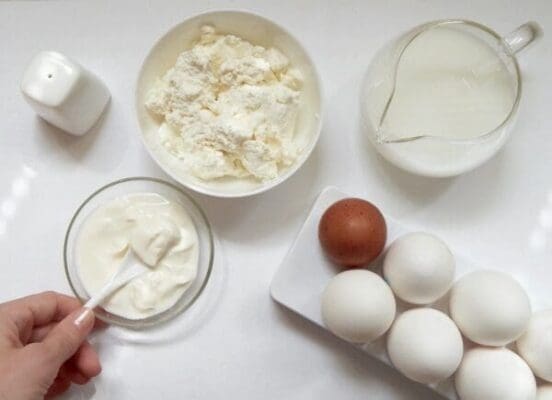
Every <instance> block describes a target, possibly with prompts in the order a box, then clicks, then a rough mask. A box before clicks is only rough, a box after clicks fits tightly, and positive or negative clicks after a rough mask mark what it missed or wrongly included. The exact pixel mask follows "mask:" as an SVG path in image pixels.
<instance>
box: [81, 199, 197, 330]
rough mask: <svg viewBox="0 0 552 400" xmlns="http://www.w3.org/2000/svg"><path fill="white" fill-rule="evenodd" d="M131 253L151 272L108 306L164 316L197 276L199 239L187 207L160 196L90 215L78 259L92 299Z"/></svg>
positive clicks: (120, 202)
mask: <svg viewBox="0 0 552 400" xmlns="http://www.w3.org/2000/svg"><path fill="white" fill-rule="evenodd" d="M129 250H132V251H134V252H135V254H136V255H137V256H138V258H139V259H141V260H142V262H143V263H144V264H145V265H147V266H148V267H149V268H150V271H148V272H146V273H144V274H143V275H140V276H138V277H136V278H134V279H133V280H132V281H130V282H129V283H128V284H126V285H125V286H123V287H122V288H121V289H119V290H118V291H116V292H115V293H114V294H113V295H112V296H110V297H109V298H108V299H107V300H106V301H105V302H104V303H103V304H102V307H103V308H104V309H105V310H106V311H108V312H110V313H113V314H116V315H119V316H121V317H125V318H129V319H143V318H146V317H150V316H152V315H155V314H159V313H161V312H163V311H165V310H167V309H168V308H170V307H171V306H173V305H174V304H175V303H176V302H177V301H178V299H180V298H181V297H182V295H183V294H184V292H185V291H186V290H187V289H188V288H189V287H190V285H191V284H192V282H193V281H194V279H195V278H196V275H197V266H198V256H199V249H198V236H197V231H196V229H195V226H194V223H193V221H192V219H191V218H190V216H189V215H188V213H187V211H186V210H185V209H184V207H183V206H182V205H181V204H179V203H177V202H174V201H171V200H169V199H167V198H165V197H163V196H161V195H159V194H156V193H133V194H129V195H126V196H123V197H119V198H116V199H114V200H112V201H110V202H109V203H107V204H105V205H103V206H101V207H99V208H98V209H96V210H95V211H94V212H93V213H91V214H90V215H89V217H88V218H87V219H86V221H85V222H84V223H83V226H82V228H81V230H80V232H79V235H78V238H77V243H76V259H77V263H78V271H79V277H80V280H81V282H82V284H83V286H84V288H85V289H86V291H87V292H88V294H89V295H91V296H92V295H94V294H95V293H97V292H98V291H99V290H100V289H101V288H102V287H103V286H104V285H105V284H106V283H107V282H108V280H109V279H110V278H111V277H112V276H113V274H114V273H115V272H116V271H117V269H118V268H119V266H120V265H121V263H122V262H123V260H124V259H125V256H126V254H127V252H128V251H129Z"/></svg>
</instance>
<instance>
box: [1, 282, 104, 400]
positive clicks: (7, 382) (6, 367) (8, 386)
mask: <svg viewBox="0 0 552 400" xmlns="http://www.w3.org/2000/svg"><path fill="white" fill-rule="evenodd" d="M94 319H95V318H94V312H93V311H92V310H89V309H85V308H82V306H81V304H80V303H79V301H78V300H77V299H75V298H72V297H69V296H65V295H62V294H59V293H55V292H44V293H40V294H36V295H32V296H28V297H23V298H20V299H17V300H13V301H10V302H7V303H3V304H0V400H39V399H43V398H44V397H46V398H49V397H52V396H56V395H58V394H61V393H63V392H65V391H66V390H67V389H68V388H69V386H71V383H76V384H79V385H82V384H85V383H87V382H88V381H89V380H90V379H91V378H93V377H95V376H96V375H98V374H99V373H100V371H101V366H100V361H99V359H98V355H97V353H96V352H95V350H94V349H93V348H92V346H91V345H90V344H89V343H88V342H87V341H86V336H87V335H88V333H89V332H90V331H91V330H92V329H93V327H94Z"/></svg>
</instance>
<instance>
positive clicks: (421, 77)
mask: <svg viewBox="0 0 552 400" xmlns="http://www.w3.org/2000/svg"><path fill="white" fill-rule="evenodd" d="M389 54H393V52H390V53H389ZM384 60H387V61H384ZM391 60H392V57H389V59H387V58H382V59H381V60H380V61H381V62H380V64H377V65H376V67H375V68H374V69H373V76H372V79H371V80H370V83H369V85H368V87H367V99H368V103H367V110H366V112H367V115H368V118H369V119H370V121H371V125H372V126H373V127H374V128H375V131H376V132H375V136H376V139H375V142H376V146H377V148H378V150H379V151H380V152H381V153H382V155H384V156H385V157H386V158H387V159H388V160H390V161H391V162H393V163H394V164H396V165H398V166H400V167H401V168H404V169H406V170H409V171H413V172H415V173H418V174H422V175H429V176H451V175H456V174H459V173H462V172H465V171H467V170H469V169H471V168H473V167H475V166H477V165H479V164H480V163H482V162H483V161H485V160H486V159H488V158H489V157H491V156H492V155H493V154H494V153H495V152H496V151H497V150H498V149H499V148H500V147H501V146H502V144H503V143H504V141H505V139H506V128H504V129H501V130H499V131H498V133H497V134H496V135H495V136H493V137H492V138H490V139H489V140H486V141H484V142H482V143H477V144H472V145H470V144H458V143H450V142H447V141H443V140H427V139H422V140H415V141H408V142H402V143H391V144H389V143H387V144H384V143H385V142H386V141H393V140H401V139H405V138H413V137H419V136H426V135H429V136H432V137H438V138H452V139H473V138H477V137H479V136H481V135H483V134H485V133H488V132H491V131H493V130H495V129H497V128H499V126H500V125H501V124H502V122H504V120H505V119H506V118H507V117H508V115H509V113H510V112H511V111H512V108H513V105H514V103H515V99H516V93H517V84H516V79H515V78H513V77H512V73H511V72H510V71H509V70H508V67H507V65H506V64H505V62H504V61H503V60H502V59H501V58H500V56H499V55H498V54H497V53H496V52H495V50H494V49H493V48H492V47H491V46H490V45H489V44H488V43H487V42H485V41H483V40H482V39H480V38H479V37H478V36H476V35H474V34H472V33H469V32H466V31H463V30H460V29H458V28H455V27H450V26H441V27H434V28H431V29H429V30H427V31H425V32H423V33H421V34H420V35H419V36H417V37H416V38H415V39H414V40H413V41H412V42H411V44H410V45H409V46H408V47H407V48H406V50H405V51H404V53H403V56H402V57H401V59H400V63H399V66H398V69H397V75H396V77H397V78H396V81H395V82H396V85H395V93H394V96H393V98H392V100H391V102H390V103H389V106H388V109H387V113H386V114H385V118H384V120H383V123H382V124H381V126H380V118H381V116H382V113H383V110H384V109H385V107H384V104H385V103H386V100H387V99H388V98H389V94H390V93H391V90H390V89H389V91H387V90H383V89H382V88H383V87H388V88H390V87H392V84H391V80H392V78H391V77H392V76H393V74H390V73H389V71H394V68H395V65H394V62H393V61H391ZM382 82H385V84H382Z"/></svg>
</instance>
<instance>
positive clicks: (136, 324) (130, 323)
mask: <svg viewBox="0 0 552 400" xmlns="http://www.w3.org/2000/svg"><path fill="white" fill-rule="evenodd" d="M126 182H153V183H156V184H161V185H164V186H167V187H169V188H171V189H173V190H175V191H176V192H178V193H179V194H180V195H182V196H184V197H185V198H186V199H187V200H188V201H190V203H192V205H193V206H194V207H195V208H196V209H197V211H198V213H199V215H200V217H201V219H202V222H203V224H204V225H205V227H206V229H207V233H208V237H209V241H208V247H209V260H208V263H207V271H206V273H205V277H204V279H203V282H201V286H200V288H199V290H198V291H197V293H196V294H195V295H194V296H193V297H192V298H191V299H190V301H189V302H188V303H186V304H185V305H184V306H182V307H181V308H180V309H178V311H177V312H175V313H171V312H170V311H171V310H173V308H172V307H171V308H169V309H167V310H165V311H163V312H161V313H160V314H155V315H152V316H150V317H147V318H144V319H138V320H135V319H129V318H125V317H122V316H119V315H115V314H111V313H109V312H107V311H106V314H107V315H108V316H106V315H104V314H99V315H98V314H97V317H98V318H99V319H101V320H102V321H104V322H107V323H109V324H113V325H117V326H121V327H125V328H130V329H135V330H140V329H143V328H149V327H152V326H158V325H161V324H164V323H166V322H167V321H169V320H171V319H173V318H176V317H177V316H179V315H182V314H183V313H184V312H185V311H186V310H187V309H189V308H190V307H191V306H192V305H193V304H194V303H195V302H196V301H197V299H198V298H199V297H200V295H201V294H202V293H203V291H204V289H205V287H206V286H207V283H208V282H209V279H210V277H211V272H212V270H213V263H214V256H215V245H214V238H213V231H212V229H211V225H210V224H209V220H208V219H207V216H206V214H205V212H204V211H203V209H202V208H201V206H200V205H199V204H198V203H197V201H196V200H194V199H193V198H192V197H191V196H190V195H189V194H188V193H186V192H185V191H184V190H182V188H180V187H178V186H177V185H175V184H173V183H171V182H168V181H165V180H163V179H159V178H153V177H147V176H135V177H128V178H122V179H118V180H116V181H113V182H110V183H107V184H105V185H103V186H101V187H100V188H98V189H96V190H95V191H94V192H92V193H91V194H90V195H89V196H88V197H87V198H86V199H85V200H84V201H83V202H82V203H81V205H80V206H79V207H78V208H77V209H76V211H75V212H74V213H73V216H72V217H71V220H70V222H69V225H68V226H67V230H66V232H65V238H64V240H63V266H64V271H65V277H66V279H67V281H68V282H69V286H70V287H71V290H72V292H73V294H74V295H75V296H76V297H77V298H78V299H79V301H80V302H81V303H84V301H85V300H86V299H84V298H82V297H81V296H80V294H79V292H78V290H77V289H76V287H75V285H74V284H73V281H72V279H71V274H70V272H69V262H68V260H67V251H68V248H69V236H70V235H71V232H72V230H73V226H74V224H75V222H76V220H77V218H78V216H79V215H80V213H81V211H82V210H83V209H84V207H86V205H88V204H89V203H90V202H91V201H92V199H94V198H95V197H96V196H97V195H98V194H100V193H102V192H104V191H105V190H108V189H109V188H112V187H114V186H117V185H120V184H122V183H126ZM176 304H178V303H176ZM176 304H175V305H176ZM173 307H174V306H173ZM110 315H113V316H114V317H115V318H111V317H110Z"/></svg>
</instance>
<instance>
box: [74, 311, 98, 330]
mask: <svg viewBox="0 0 552 400" xmlns="http://www.w3.org/2000/svg"><path fill="white" fill-rule="evenodd" d="M93 317H94V312H93V311H92V310H91V309H90V308H83V309H82V310H81V312H80V313H79V314H77V317H76V318H75V325H77V326H82V325H85V324H86V322H87V321H89V320H90V319H91V318H93Z"/></svg>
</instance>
